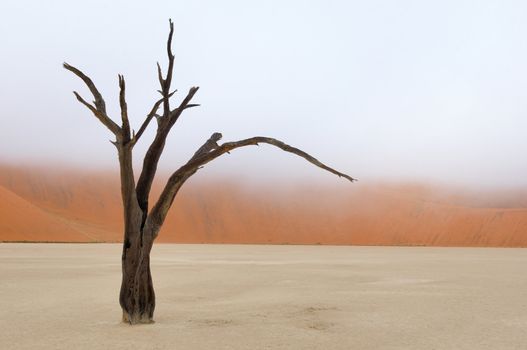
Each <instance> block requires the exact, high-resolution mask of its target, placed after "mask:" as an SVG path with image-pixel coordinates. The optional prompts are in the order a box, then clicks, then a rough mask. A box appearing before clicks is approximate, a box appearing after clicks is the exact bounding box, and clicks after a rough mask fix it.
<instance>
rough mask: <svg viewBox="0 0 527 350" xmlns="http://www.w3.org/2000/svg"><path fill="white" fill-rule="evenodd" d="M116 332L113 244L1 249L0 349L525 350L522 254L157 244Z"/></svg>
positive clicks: (525, 255) (526, 280)
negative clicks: (144, 313)
mask: <svg viewBox="0 0 527 350" xmlns="http://www.w3.org/2000/svg"><path fill="white" fill-rule="evenodd" d="M152 254H153V267H152V268H153V274H154V279H155V280H154V283H155V286H156V292H157V309H156V315H155V319H156V323H155V324H152V325H141V326H133V327H132V326H129V325H126V324H122V323H120V308H119V304H118V291H119V283H120V265H119V264H120V245H117V244H76V245H75V244H0V342H1V343H0V348H2V349H125V348H126V349H207V350H209V349H449V350H450V349H502V350H503V349H525V348H526V347H527V249H523V250H522V249H482V248H476V249H468V248H394V247H391V248H384V247H334V246H250V245H171V244H166V245H162V244H160V245H157V246H155V247H154V250H153V253H152Z"/></svg>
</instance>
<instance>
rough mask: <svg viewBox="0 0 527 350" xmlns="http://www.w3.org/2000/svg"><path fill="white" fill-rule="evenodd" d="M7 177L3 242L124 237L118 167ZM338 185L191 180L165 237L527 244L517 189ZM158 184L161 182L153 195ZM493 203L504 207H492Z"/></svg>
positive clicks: (1, 210)
mask: <svg viewBox="0 0 527 350" xmlns="http://www.w3.org/2000/svg"><path fill="white" fill-rule="evenodd" d="M0 186H2V187H0V189H1V190H0V203H1V206H0V219H1V220H0V222H1V224H0V225H1V226H0V240H1V241H27V240H32V241H71V242H92V241H106V242H116V241H119V240H120V239H121V235H122V233H121V232H122V222H121V221H122V208H121V204H120V194H119V183H118V179H117V176H116V175H115V174H111V173H102V172H101V173H95V172H92V173H86V172H81V171H73V170H60V171H59V170H55V171H51V170H46V169H36V168H28V167H13V166H2V167H0ZM267 186H268V185H267ZM332 186H333V187H328V186H325V187H324V186H315V187H313V186H310V187H307V186H306V187H302V186H300V185H299V186H293V187H291V186H289V187H285V186H284V187H283V188H276V187H274V188H271V187H262V188H255V187H248V186H243V185H240V184H234V183H231V182H226V181H223V180H217V181H214V182H210V181H209V182H205V181H203V180H201V181H200V180H198V181H190V182H189V184H188V185H187V186H186V187H185V188H183V190H182V191H181V192H180V194H179V196H178V197H177V198H176V201H175V202H174V206H173V208H172V210H171V213H170V214H169V217H168V218H167V221H166V223H165V226H164V228H163V230H162V232H161V234H160V237H159V240H160V241H161V242H183V243H271V244H360V245H427V246H503V247H525V246H527V209H526V208H524V207H522V206H521V205H518V204H523V202H521V201H518V200H517V198H515V199H514V200H509V201H507V200H506V198H499V200H494V201H492V200H489V198H490V197H489V196H487V197H485V196H483V197H482V198H484V199H485V200H482V199H481V198H480V199H478V200H475V199H474V198H468V197H463V196H460V195H459V194H456V195H453V194H452V193H454V191H451V192H449V191H447V190H441V191H440V190H437V189H435V190H434V189H430V188H427V187H422V186H409V185H393V184H392V185H386V184H384V185H382V184H377V185H363V184H355V185H351V186H350V185H349V184H344V185H342V186H340V184H336V185H332ZM159 189H160V186H159V185H157V186H156V187H155V189H154V191H153V192H154V193H153V197H155V193H158V192H159ZM493 203H499V204H503V207H500V208H496V207H491V206H490V205H492V204H493ZM489 204H490V205H489ZM515 206H516V207H515Z"/></svg>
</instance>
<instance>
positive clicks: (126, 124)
mask: <svg viewBox="0 0 527 350" xmlns="http://www.w3.org/2000/svg"><path fill="white" fill-rule="evenodd" d="M125 90H126V83H125V81H124V76H122V75H120V74H119V105H120V106H121V120H122V123H123V124H122V130H123V132H122V137H123V140H122V142H123V144H124V143H127V142H129V141H130V121H129V120H128V106H127V105H126V96H125Z"/></svg>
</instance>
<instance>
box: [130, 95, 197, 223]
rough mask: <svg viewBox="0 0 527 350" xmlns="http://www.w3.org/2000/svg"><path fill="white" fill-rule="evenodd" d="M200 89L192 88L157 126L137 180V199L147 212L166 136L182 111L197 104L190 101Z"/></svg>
mask: <svg viewBox="0 0 527 350" xmlns="http://www.w3.org/2000/svg"><path fill="white" fill-rule="evenodd" d="M198 89H199V87H192V88H190V90H189V92H188V94H187V96H186V97H185V98H184V99H183V101H182V102H181V104H180V105H179V107H178V108H176V109H175V110H174V111H172V113H171V114H170V115H169V117H168V118H165V117H163V118H161V123H160V124H159V126H158V128H157V133H156V136H155V138H154V141H152V144H151V145H150V147H149V148H148V150H147V151H146V155H145V158H144V160H143V169H142V171H141V175H139V179H138V180H137V186H136V192H137V200H138V201H139V205H140V206H141V209H142V210H143V212H145V213H146V212H147V211H148V196H149V194H150V190H151V188H152V182H153V181H154V177H155V174H156V171H157V165H158V163H159V158H160V157H161V154H162V153H163V149H164V147H165V141H166V138H167V136H168V134H169V132H170V130H171V129H172V127H173V126H174V124H175V123H176V121H177V120H178V118H179V116H180V115H181V113H183V111H184V110H185V109H187V108H191V107H194V106H196V105H191V104H190V101H191V100H192V97H194V94H195V93H196V92H197V91H198ZM154 115H155V113H154ZM151 118H152V117H151ZM151 118H150V119H151Z"/></svg>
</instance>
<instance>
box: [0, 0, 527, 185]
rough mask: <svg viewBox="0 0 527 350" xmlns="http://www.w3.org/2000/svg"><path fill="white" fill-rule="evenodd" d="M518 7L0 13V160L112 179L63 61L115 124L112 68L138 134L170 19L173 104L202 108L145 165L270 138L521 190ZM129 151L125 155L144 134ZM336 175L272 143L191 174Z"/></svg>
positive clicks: (523, 84) (362, 172) (156, 7)
mask: <svg viewBox="0 0 527 350" xmlns="http://www.w3.org/2000/svg"><path fill="white" fill-rule="evenodd" d="M526 10H527V3H523V2H520V1H480V2H474V1H444V2H440V3H422V2H417V1H401V2H397V3H393V2H390V1H373V2H367V3H364V2H356V1H353V2H345V1H329V2H328V1H310V2H301V1H290V2H287V3H283V2H278V1H269V2H264V3H251V4H249V3H246V2H241V1H226V2H221V3H217V2H213V1H198V2H168V1H157V2H150V3H148V4H146V3H145V4H138V3H133V4H131V3H128V2H121V1H116V2H111V3H108V2H103V1H100V0H96V1H93V2H91V3H90V6H86V7H85V8H81V7H79V6H74V5H72V4H71V2H66V1H50V2H46V3H41V2H36V1H26V2H20V1H4V2H2V4H0V19H1V21H0V28H1V29H2V31H3V32H4V33H6V35H4V36H3V37H4V40H3V49H4V50H5V53H6V54H5V55H2V57H0V66H1V67H2V68H1V69H0V74H1V75H0V77H1V78H2V84H0V86H1V87H0V94H1V96H2V99H3V101H2V102H3V110H2V114H1V116H0V118H1V125H2V128H1V129H2V131H1V137H0V149H1V150H2V151H1V152H0V161H1V162H4V163H19V164H20V163H21V164H26V163H32V162H37V163H39V164H42V163H46V162H50V163H52V164H62V165H68V166H73V167H90V168H95V169H115V168H116V162H117V158H116V154H115V149H114V147H113V146H112V145H111V144H110V143H109V142H108V140H109V139H110V136H111V134H110V133H109V132H108V131H107V130H106V129H105V128H104V127H103V126H102V125H101V124H100V123H99V122H98V121H97V120H96V119H95V118H94V117H93V116H92V115H90V113H89V112H88V111H87V110H86V109H85V108H84V107H83V106H81V105H80V104H79V103H78V102H77V101H76V100H75V98H74V96H73V94H72V93H71V91H72V90H77V91H79V92H80V93H81V95H82V96H84V97H85V98H86V99H88V100H91V96H90V95H89V92H88V91H87V89H86V88H85V87H84V85H83V83H82V82H81V81H80V80H79V79H78V78H76V77H75V76H73V75H72V74H71V73H70V72H67V71H65V70H64V69H62V67H61V64H62V62H64V61H66V62H68V63H70V64H72V65H75V66H77V67H79V68H80V69H82V70H83V71H84V72H85V73H86V74H88V75H89V76H90V77H91V78H92V79H93V80H94V82H95V83H96V84H97V86H98V87H99V89H100V90H101V92H102V93H103V95H104V97H105V100H106V103H107V106H108V109H109V113H110V115H111V116H112V117H113V118H114V120H118V118H119V114H118V108H117V107H118V103H117V102H118V101H117V93H118V87H117V74H118V73H122V74H124V75H125V78H126V79H127V100H128V106H129V112H130V118H131V121H132V124H133V125H134V127H135V129H136V130H137V129H138V127H139V125H140V124H141V122H142V120H143V117H144V115H145V114H146V113H147V111H148V110H149V109H150V108H151V106H152V103H153V102H154V101H155V100H156V99H157V98H158V94H157V92H156V90H157V89H158V82H157V76H156V70H155V63H156V61H159V62H160V64H161V66H162V67H163V70H164V71H165V70H166V52H165V48H166V37H167V33H168V18H172V19H173V21H174V23H175V36H174V45H173V47H174V53H175V55H176V62H175V76H174V83H173V85H174V87H176V88H177V89H178V90H179V93H178V94H177V97H176V99H175V101H179V99H180V98H181V96H182V95H184V94H185V93H186V92H187V91H188V88H189V87H191V86H194V85H196V86H200V90H199V92H198V93H197V95H196V97H195V101H196V103H200V104H201V107H199V108H195V109H192V110H189V111H187V112H186V113H185V114H184V115H183V116H182V118H181V119H180V121H179V122H178V125H176V127H175V128H174V130H173V132H172V134H171V136H170V137H169V140H168V142H167V146H166V151H165V154H164V155H163V157H162V160H161V171H162V172H164V173H167V172H169V171H170V170H172V169H176V168H177V167H178V166H179V165H180V164H182V163H184V162H185V161H186V160H187V159H188V157H189V156H191V155H192V154H193V152H194V151H195V150H196V149H197V148H198V147H199V146H200V145H201V144H202V143H203V142H204V141H205V140H206V139H207V138H208V137H209V136H210V134H211V133H213V132H215V131H219V132H222V133H223V135H224V141H230V140H236V139H241V138H246V137H250V136H255V135H264V136H272V137H276V138H278V139H281V140H283V141H285V142H287V143H289V144H291V145H293V146H296V147H300V148H302V149H303V150H305V151H307V152H309V153H311V154H312V155H313V156H315V157H316V158H318V159H320V160H321V161H323V162H325V163H327V164H328V165H330V166H332V167H334V168H336V169H338V170H340V171H343V172H346V173H348V174H350V175H352V176H354V177H357V178H359V179H360V180H361V182H360V183H367V182H371V181H379V180H382V179H385V180H388V181H420V182H427V183H451V184H456V185H466V186H485V187H489V186H490V187H515V186H518V187H525V186H527V176H525V175H527V162H526V161H525V159H527V138H526V137H525V130H527V118H525V111H527V99H526V98H525V94H526V92H527V65H526V64H525V63H524V62H526V61H527V60H526V59H527V44H526V43H525V41H524V40H523V35H522V34H523V33H525V32H526V31H527V23H526V22H525V21H524V16H523V14H525V13H526ZM154 124H155V123H153V125H151V127H150V129H149V132H148V133H147V134H145V137H144V138H143V139H142V140H141V143H140V146H138V147H137V148H138V149H137V151H138V153H137V154H136V156H135V160H136V163H137V165H139V164H140V160H141V157H142V152H143V151H144V149H145V147H146V146H147V144H148V140H150V139H151V136H152V135H153V130H154V127H155V125H154ZM207 173H209V174H218V173H219V174H224V175H225V174H226V175H231V176H238V175H237V174H241V175H243V176H244V177H256V178H268V179H270V180H272V181H274V180H276V179H278V178H282V177H288V178H291V179H304V178H307V179H315V178H316V179H324V180H323V181H326V179H327V181H328V182H330V181H336V180H335V179H333V178H331V176H332V175H329V174H323V173H321V172H320V171H319V170H318V169H315V168H313V167H312V166H311V165H309V164H307V163H306V162H305V161H304V160H302V159H297V158H295V157H294V156H292V155H289V154H285V153H283V152H280V151H279V150H276V149H273V148H271V147H266V146H262V147H260V149H257V148H255V147H253V148H246V149H243V150H239V151H235V152H233V154H231V155H226V157H225V158H224V159H219V160H218V161H216V162H214V163H211V164H210V165H208V166H207V169H204V170H203V171H202V174H203V175H200V176H204V177H205V176H207V175H205V174H207Z"/></svg>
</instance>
